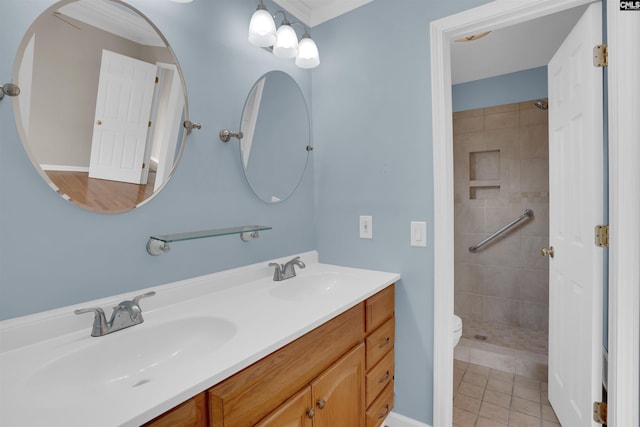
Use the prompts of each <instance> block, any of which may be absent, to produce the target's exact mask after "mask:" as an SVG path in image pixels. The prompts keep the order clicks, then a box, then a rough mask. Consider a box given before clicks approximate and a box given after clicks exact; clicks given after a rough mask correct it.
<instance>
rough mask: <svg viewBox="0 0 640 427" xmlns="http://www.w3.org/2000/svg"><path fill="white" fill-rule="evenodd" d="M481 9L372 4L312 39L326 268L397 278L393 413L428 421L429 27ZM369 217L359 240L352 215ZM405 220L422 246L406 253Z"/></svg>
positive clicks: (410, 2)
mask: <svg viewBox="0 0 640 427" xmlns="http://www.w3.org/2000/svg"><path fill="white" fill-rule="evenodd" d="M486 2H487V1H483V0H462V1H455V2H451V1H446V0H433V1H419V0H393V1H392V0H376V1H374V2H371V3H368V4H367V5H365V6H363V7H361V8H359V9H356V10H354V11H352V12H350V13H348V14H346V15H344V16H341V17H339V18H336V19H334V20H332V21H329V22H327V23H324V24H322V25H320V26H318V27H316V28H314V29H313V31H312V36H313V38H314V39H315V40H316V42H317V44H318V47H319V49H320V53H321V61H322V62H321V64H320V67H318V68H317V69H315V70H314V71H313V76H312V93H313V102H312V107H313V108H312V110H313V117H314V145H315V150H314V156H315V174H316V178H315V185H316V221H317V229H318V231H317V242H318V250H319V252H320V258H321V260H322V261H323V262H330V263H336V264H346V265H351V266H358V267H363V268H372V269H379V270H388V271H395V272H398V273H400V274H402V280H401V281H400V282H399V283H398V286H397V288H396V322H397V323H396V337H397V341H396V342H397V344H396V356H395V357H396V359H395V363H396V374H395V378H396V389H395V392H396V408H395V411H397V412H399V413H401V414H403V415H406V416H408V417H411V418H414V419H416V420H419V421H422V422H426V423H429V424H430V423H431V421H432V413H433V408H432V399H433V390H432V388H433V387H432V385H433V376H432V371H433V239H432V238H431V236H432V235H433V229H432V225H433V209H434V207H433V166H432V128H431V90H430V87H431V72H430V52H429V43H430V41H429V22H430V21H432V20H434V19H438V18H441V17H444V16H448V15H451V14H453V13H456V12H459V11H461V10H463V9H468V8H471V7H474V6H478V5H480V4H482V3H486ZM359 215H371V216H373V239H371V240H367V239H359V237H358V216H359ZM410 221H426V222H427V223H428V236H429V237H428V247H427V248H417V247H411V246H410V245H409V238H410V233H409V227H410V225H409V223H410Z"/></svg>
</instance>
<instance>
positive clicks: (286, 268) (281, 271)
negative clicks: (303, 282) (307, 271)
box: [269, 256, 306, 282]
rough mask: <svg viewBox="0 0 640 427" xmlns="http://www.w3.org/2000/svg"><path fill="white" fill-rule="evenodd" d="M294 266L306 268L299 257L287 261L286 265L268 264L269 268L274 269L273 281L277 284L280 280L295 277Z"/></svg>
mask: <svg viewBox="0 0 640 427" xmlns="http://www.w3.org/2000/svg"><path fill="white" fill-rule="evenodd" d="M296 265H297V266H298V267H300V268H305V267H306V266H305V265H304V262H302V260H301V259H300V257H299V256H297V257H295V258H293V259H292V260H289V261H288V262H287V263H286V264H277V263H275V262H272V263H269V267H275V268H276V269H275V270H274V272H273V280H274V281H276V282H279V281H281V280H286V279H291V278H292V277H296V269H295V266H296Z"/></svg>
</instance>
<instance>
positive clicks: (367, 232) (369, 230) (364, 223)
mask: <svg viewBox="0 0 640 427" xmlns="http://www.w3.org/2000/svg"><path fill="white" fill-rule="evenodd" d="M360 238H361V239H373V217H371V216H361V217H360Z"/></svg>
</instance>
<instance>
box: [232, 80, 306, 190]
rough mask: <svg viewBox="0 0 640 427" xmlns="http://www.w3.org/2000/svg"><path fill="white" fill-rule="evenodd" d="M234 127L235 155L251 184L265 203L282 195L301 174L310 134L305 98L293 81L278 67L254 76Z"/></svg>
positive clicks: (299, 178) (293, 184) (295, 185)
mask: <svg viewBox="0 0 640 427" xmlns="http://www.w3.org/2000/svg"><path fill="white" fill-rule="evenodd" d="M240 130H241V131H242V133H243V134H244V137H243V138H242V139H241V140H240V159H241V162H242V168H243V170H244V174H245V176H246V178H247V181H248V182H249V185H250V186H251V189H252V190H253V192H254V193H255V194H256V196H258V197H259V198H260V199H262V200H263V201H265V202H267V203H278V202H281V201H283V200H286V199H287V198H288V197H289V196H291V195H292V194H293V192H294V191H295V190H296V188H297V187H298V184H299V183H300V181H301V180H302V175H303V174H304V170H305V168H306V165H307V158H308V156H309V151H308V150H309V149H310V140H311V125H310V123H309V113H308V110H307V103H306V102H305V99H304V95H303V94H302V91H301V90H300V87H299V86H298V84H297V83H296V81H295V80H293V78H292V77H291V76H289V75H288V74H287V73H284V72H282V71H270V72H268V73H267V74H265V75H264V76H262V77H261V78H260V79H258V81H257V82H256V84H255V85H253V88H252V89H251V91H250V92H249V96H248V97H247V101H246V102H245V105H244V111H243V113H242V123H241V124H240Z"/></svg>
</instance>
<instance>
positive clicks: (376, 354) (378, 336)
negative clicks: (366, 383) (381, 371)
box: [366, 317, 396, 370]
mask: <svg viewBox="0 0 640 427" xmlns="http://www.w3.org/2000/svg"><path fill="white" fill-rule="evenodd" d="M395 330H396V328H395V318H393V317H392V318H391V319H389V320H387V321H386V322H385V323H384V324H383V325H382V326H380V327H379V328H378V329H376V330H375V331H373V332H372V333H371V334H370V335H369V336H368V337H367V339H366V343H367V370H369V369H371V368H373V367H374V366H375V365H376V364H377V363H378V362H379V361H380V359H382V358H383V357H384V355H385V354H387V353H388V352H389V351H390V350H392V349H393V345H394V342H395Z"/></svg>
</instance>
